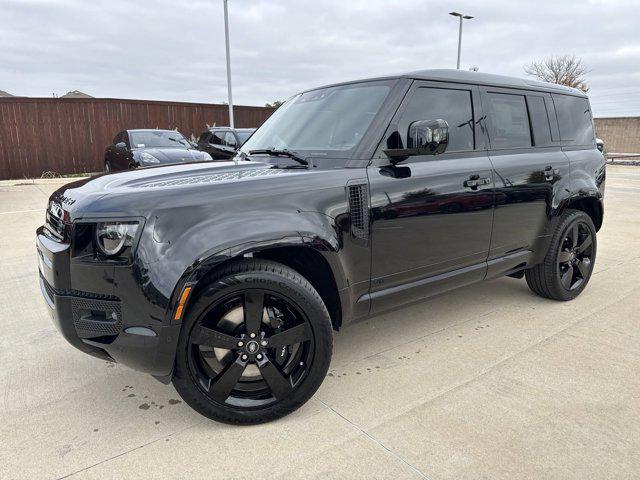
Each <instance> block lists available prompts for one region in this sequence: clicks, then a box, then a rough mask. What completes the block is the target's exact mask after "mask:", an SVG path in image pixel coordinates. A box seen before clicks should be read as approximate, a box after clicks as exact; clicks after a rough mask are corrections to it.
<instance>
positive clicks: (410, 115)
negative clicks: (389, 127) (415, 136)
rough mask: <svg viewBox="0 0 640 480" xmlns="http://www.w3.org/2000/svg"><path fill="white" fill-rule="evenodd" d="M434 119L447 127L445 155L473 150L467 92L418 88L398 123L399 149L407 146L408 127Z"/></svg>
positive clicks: (469, 98) (469, 95)
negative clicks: (414, 123)
mask: <svg viewBox="0 0 640 480" xmlns="http://www.w3.org/2000/svg"><path fill="white" fill-rule="evenodd" d="M438 119H442V120H445V121H446V122H447V123H448V124H449V145H448V147H447V152H456V151H457V152H459V151H465V150H473V149H474V146H475V138H474V131H473V126H474V122H473V107H472V104H471V91H469V90H453V89H446V88H432V87H420V88H418V89H417V90H416V91H415V93H414V94H413V97H411V100H410V101H409V104H408V105H407V108H406V110H405V111H404V113H403V114H402V116H401V118H400V120H399V121H398V133H399V134H400V138H401V140H402V145H404V146H406V145H407V130H408V128H409V125H410V124H411V123H413V122H415V121H418V120H438ZM400 148H403V147H400Z"/></svg>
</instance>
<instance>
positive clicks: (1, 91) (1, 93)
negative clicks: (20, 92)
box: [0, 90, 13, 97]
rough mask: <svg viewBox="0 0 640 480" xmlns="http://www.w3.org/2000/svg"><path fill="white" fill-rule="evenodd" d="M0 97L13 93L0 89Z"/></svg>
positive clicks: (9, 95)
mask: <svg viewBox="0 0 640 480" xmlns="http://www.w3.org/2000/svg"><path fill="white" fill-rule="evenodd" d="M0 97H13V95H11V94H10V93H7V92H5V91H4V90H0Z"/></svg>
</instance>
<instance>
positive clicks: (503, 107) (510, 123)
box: [487, 92, 532, 148]
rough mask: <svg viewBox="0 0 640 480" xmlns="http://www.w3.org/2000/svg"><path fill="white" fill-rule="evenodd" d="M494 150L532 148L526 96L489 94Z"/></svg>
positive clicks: (491, 136) (490, 124) (490, 123)
mask: <svg viewBox="0 0 640 480" xmlns="http://www.w3.org/2000/svg"><path fill="white" fill-rule="evenodd" d="M487 103H488V112H487V116H488V118H489V138H490V140H491V147H492V148H522V147H531V145H532V142H531V127H530V125H529V115H528V112H527V102H526V101H525V98H524V95H512V94H509V93H491V92H489V93H487Z"/></svg>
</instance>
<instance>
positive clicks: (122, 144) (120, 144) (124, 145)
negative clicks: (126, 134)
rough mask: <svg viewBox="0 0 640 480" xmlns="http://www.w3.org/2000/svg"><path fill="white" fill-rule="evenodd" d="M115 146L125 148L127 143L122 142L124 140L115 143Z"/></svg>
mask: <svg viewBox="0 0 640 480" xmlns="http://www.w3.org/2000/svg"><path fill="white" fill-rule="evenodd" d="M116 148H117V149H118V150H126V148H127V144H126V143H124V142H118V143H116Z"/></svg>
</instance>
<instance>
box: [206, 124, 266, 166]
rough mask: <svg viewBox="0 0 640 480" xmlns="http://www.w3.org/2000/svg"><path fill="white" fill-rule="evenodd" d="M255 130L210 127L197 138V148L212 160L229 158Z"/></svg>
mask: <svg viewBox="0 0 640 480" xmlns="http://www.w3.org/2000/svg"><path fill="white" fill-rule="evenodd" d="M255 131H256V129H255V128H229V127H214V128H210V129H209V130H207V131H205V132H202V135H200V137H199V138H198V148H199V149H200V150H202V151H203V152H207V153H208V154H209V155H211V158H213V159H214V160H229V159H230V158H233V157H235V156H236V152H237V151H238V149H239V148H240V147H241V146H242V145H243V144H244V142H246V141H247V139H248V138H249V137H250V136H251V134H252V133H253V132H255Z"/></svg>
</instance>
